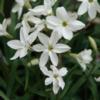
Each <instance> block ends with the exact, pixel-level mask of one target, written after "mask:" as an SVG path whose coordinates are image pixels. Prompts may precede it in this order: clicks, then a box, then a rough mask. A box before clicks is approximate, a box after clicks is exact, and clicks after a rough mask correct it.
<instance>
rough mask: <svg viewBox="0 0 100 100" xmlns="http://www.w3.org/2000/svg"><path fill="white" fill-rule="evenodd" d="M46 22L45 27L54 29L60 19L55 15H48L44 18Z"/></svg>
mask: <svg viewBox="0 0 100 100" xmlns="http://www.w3.org/2000/svg"><path fill="white" fill-rule="evenodd" d="M46 22H47V27H48V28H49V29H53V30H55V28H56V27H57V26H59V24H60V20H59V19H58V18H57V17H55V16H48V17H47V18H46Z"/></svg>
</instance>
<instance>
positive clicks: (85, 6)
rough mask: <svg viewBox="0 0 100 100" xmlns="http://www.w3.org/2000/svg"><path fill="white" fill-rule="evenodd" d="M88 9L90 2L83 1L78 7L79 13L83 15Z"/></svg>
mask: <svg viewBox="0 0 100 100" xmlns="http://www.w3.org/2000/svg"><path fill="white" fill-rule="evenodd" d="M87 10H88V2H87V1H83V2H82V3H81V5H80V7H79V9H78V15H83V14H84V13H86V12H87Z"/></svg>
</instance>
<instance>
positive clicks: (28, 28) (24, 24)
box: [22, 20, 31, 34]
mask: <svg viewBox="0 0 100 100" xmlns="http://www.w3.org/2000/svg"><path fill="white" fill-rule="evenodd" d="M22 26H23V28H24V29H25V32H26V33H27V34H28V33H29V32H30V29H31V28H30V26H29V24H28V23H27V22H25V21H24V20H23V21H22Z"/></svg>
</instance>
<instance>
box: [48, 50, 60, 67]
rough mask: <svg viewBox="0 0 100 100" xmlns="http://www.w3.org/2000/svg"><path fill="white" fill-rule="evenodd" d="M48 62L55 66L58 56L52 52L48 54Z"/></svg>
mask: <svg viewBox="0 0 100 100" xmlns="http://www.w3.org/2000/svg"><path fill="white" fill-rule="evenodd" d="M49 56H50V60H51V62H52V63H53V65H55V66H57V65H58V56H57V54H56V53H54V52H49Z"/></svg>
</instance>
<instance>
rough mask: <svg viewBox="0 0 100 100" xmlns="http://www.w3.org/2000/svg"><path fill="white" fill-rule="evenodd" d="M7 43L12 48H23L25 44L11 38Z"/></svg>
mask: <svg viewBox="0 0 100 100" xmlns="http://www.w3.org/2000/svg"><path fill="white" fill-rule="evenodd" d="M7 45H8V46H9V47H10V48H12V49H15V50H16V49H21V48H23V45H22V44H21V42H20V41H19V40H11V41H9V42H8V43H7Z"/></svg>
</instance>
